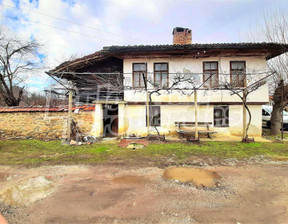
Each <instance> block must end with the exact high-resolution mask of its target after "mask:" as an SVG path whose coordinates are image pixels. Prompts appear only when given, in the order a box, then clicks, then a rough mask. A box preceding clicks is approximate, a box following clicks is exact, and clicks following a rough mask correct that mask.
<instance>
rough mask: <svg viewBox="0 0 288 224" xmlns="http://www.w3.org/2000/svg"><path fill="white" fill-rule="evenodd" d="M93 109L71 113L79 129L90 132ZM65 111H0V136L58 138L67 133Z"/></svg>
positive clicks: (66, 114)
mask: <svg viewBox="0 0 288 224" xmlns="http://www.w3.org/2000/svg"><path fill="white" fill-rule="evenodd" d="M94 114H95V111H80V112H79V113H78V114H75V113H72V117H73V120H74V121H77V123H78V126H79V128H80V131H81V132H83V133H85V134H90V132H91V131H92V126H93V122H94ZM67 119H68V113H67V112H14V113H0V138H36V139H47V140H52V139H60V138H65V137H66V134H67Z"/></svg>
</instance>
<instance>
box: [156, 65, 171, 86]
mask: <svg viewBox="0 0 288 224" xmlns="http://www.w3.org/2000/svg"><path fill="white" fill-rule="evenodd" d="M154 85H155V86H157V87H160V88H165V87H168V86H169V74H168V63H154Z"/></svg>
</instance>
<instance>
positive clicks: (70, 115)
mask: <svg viewBox="0 0 288 224" xmlns="http://www.w3.org/2000/svg"><path fill="white" fill-rule="evenodd" d="M72 100H73V98H72V90H69V101H68V103H69V108H68V125H67V139H68V141H69V143H70V141H71V122H72Z"/></svg>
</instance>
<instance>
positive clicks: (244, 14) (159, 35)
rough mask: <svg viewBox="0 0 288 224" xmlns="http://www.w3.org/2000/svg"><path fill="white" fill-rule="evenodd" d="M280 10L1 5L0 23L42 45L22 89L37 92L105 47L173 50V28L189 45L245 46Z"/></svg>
mask: <svg viewBox="0 0 288 224" xmlns="http://www.w3.org/2000/svg"><path fill="white" fill-rule="evenodd" d="M278 9H281V10H282V11H284V12H287V14H288V0H270V1H268V0H254V1H253V0H210V1H206V0H202V1H201V0H0V20H1V25H4V26H7V27H8V28H9V29H10V30H11V32H13V33H15V34H16V35H18V36H20V37H21V38H23V39H27V40H29V39H30V40H31V39H36V40H38V41H40V42H41V43H43V44H44V48H43V50H42V51H43V52H39V57H41V58H45V61H46V64H45V67H44V68H43V69H42V70H41V71H40V72H39V73H37V74H31V75H30V76H29V77H28V79H27V81H26V83H25V84H26V85H27V90H29V91H41V90H43V89H44V88H46V87H47V86H48V84H49V83H50V82H51V80H50V79H49V77H48V76H47V75H45V73H44V71H45V70H46V71H47V70H50V69H52V68H54V67H55V66H57V65H59V64H60V63H62V62H64V61H66V60H69V59H70V58H71V57H74V58H75V57H81V56H84V55H87V54H91V53H94V52H95V51H98V50H101V49H102V47H103V46H111V45H141V44H172V30H173V28H174V27H177V26H180V27H187V28H190V29H191V30H192V42H193V43H218V42H245V41H247V40H249V38H248V35H247V33H249V32H250V31H251V30H253V29H254V28H255V27H257V26H260V25H261V24H262V23H263V15H264V14H265V13H269V12H271V11H273V10H278ZM257 38H258V41H260V42H261V41H265V40H264V39H261V38H262V37H261V36H258V37H257ZM44 53H45V56H44Z"/></svg>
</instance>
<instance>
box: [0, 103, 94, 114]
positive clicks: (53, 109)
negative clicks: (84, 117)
mask: <svg viewBox="0 0 288 224" xmlns="http://www.w3.org/2000/svg"><path fill="white" fill-rule="evenodd" d="M76 109H79V110H80V111H94V110H95V105H81V106H75V107H72V111H75V110H76ZM67 111H68V105H63V106H57V107H41V106H33V107H0V113H17V112H67Z"/></svg>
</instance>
